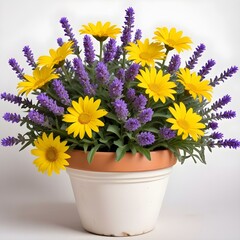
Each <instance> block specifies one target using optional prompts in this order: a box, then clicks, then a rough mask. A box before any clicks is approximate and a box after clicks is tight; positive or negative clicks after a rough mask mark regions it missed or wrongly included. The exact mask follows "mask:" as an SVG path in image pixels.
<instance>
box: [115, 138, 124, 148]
mask: <svg viewBox="0 0 240 240" xmlns="http://www.w3.org/2000/svg"><path fill="white" fill-rule="evenodd" d="M113 144H114V145H116V146H118V147H123V145H124V143H123V141H122V140H121V139H118V140H116V141H114V142H113Z"/></svg>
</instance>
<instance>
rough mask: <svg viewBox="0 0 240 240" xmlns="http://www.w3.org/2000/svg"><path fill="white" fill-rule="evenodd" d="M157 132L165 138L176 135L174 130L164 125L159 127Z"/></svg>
mask: <svg viewBox="0 0 240 240" xmlns="http://www.w3.org/2000/svg"><path fill="white" fill-rule="evenodd" d="M159 133H160V135H161V136H162V137H163V138H164V139H166V140H169V139H172V138H174V137H176V132H174V131H173V130H171V129H170V128H167V127H165V126H164V127H162V128H160V129H159Z"/></svg>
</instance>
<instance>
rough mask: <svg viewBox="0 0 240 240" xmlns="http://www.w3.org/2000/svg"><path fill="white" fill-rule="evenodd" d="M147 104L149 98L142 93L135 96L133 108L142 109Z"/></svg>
mask: <svg viewBox="0 0 240 240" xmlns="http://www.w3.org/2000/svg"><path fill="white" fill-rule="evenodd" d="M146 104H147V98H146V97H145V96H144V95H143V94H140V95H139V96H136V97H135V99H134V101H133V108H134V109H135V110H136V111H141V110H143V109H144V108H145V106H146Z"/></svg>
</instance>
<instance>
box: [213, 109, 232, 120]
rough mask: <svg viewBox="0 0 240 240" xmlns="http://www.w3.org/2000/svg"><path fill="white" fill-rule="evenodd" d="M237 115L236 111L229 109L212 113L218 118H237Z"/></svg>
mask: <svg viewBox="0 0 240 240" xmlns="http://www.w3.org/2000/svg"><path fill="white" fill-rule="evenodd" d="M235 117H236V112H235V111H232V110H228V111H224V112H220V113H216V114H212V118H216V119H218V120H221V119H231V118H235Z"/></svg>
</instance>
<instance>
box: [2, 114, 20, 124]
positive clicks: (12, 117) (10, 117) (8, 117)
mask: <svg viewBox="0 0 240 240" xmlns="http://www.w3.org/2000/svg"><path fill="white" fill-rule="evenodd" d="M3 119H4V120H5V121H7V122H12V123H19V122H20V121H21V116H20V114H17V113H9V112H7V113H5V114H4V115H3Z"/></svg>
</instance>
